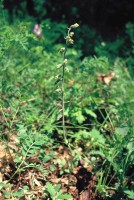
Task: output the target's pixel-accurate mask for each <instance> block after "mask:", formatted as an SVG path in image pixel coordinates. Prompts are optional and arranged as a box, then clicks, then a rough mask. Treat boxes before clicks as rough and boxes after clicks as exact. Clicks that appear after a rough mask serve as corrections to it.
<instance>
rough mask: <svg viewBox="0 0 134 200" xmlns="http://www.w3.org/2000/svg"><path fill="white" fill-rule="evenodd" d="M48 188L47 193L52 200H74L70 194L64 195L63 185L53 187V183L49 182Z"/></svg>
mask: <svg viewBox="0 0 134 200" xmlns="http://www.w3.org/2000/svg"><path fill="white" fill-rule="evenodd" d="M46 188H47V192H48V193H49V195H50V197H51V199H52V200H58V199H64V200H67V199H72V197H71V195H69V194H63V192H62V190H61V185H60V184H57V185H55V186H54V185H52V184H51V183H49V182H47V183H46Z"/></svg>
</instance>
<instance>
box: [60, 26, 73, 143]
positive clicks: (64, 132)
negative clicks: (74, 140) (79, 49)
mask: <svg viewBox="0 0 134 200" xmlns="http://www.w3.org/2000/svg"><path fill="white" fill-rule="evenodd" d="M70 31H71V28H69V29H68V34H67V36H69V33H70ZM66 52H67V41H66V46H65V50H64V54H63V61H64V60H65V58H66ZM65 66H66V64H65V63H64V64H63V67H62V127H63V135H64V140H65V143H67V137H66V128H65V114H64V113H65Z"/></svg>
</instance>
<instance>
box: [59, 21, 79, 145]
mask: <svg viewBox="0 0 134 200" xmlns="http://www.w3.org/2000/svg"><path fill="white" fill-rule="evenodd" d="M77 27H79V25H78V24H77V23H76V24H74V25H71V26H70V27H69V28H68V32H67V36H66V37H65V40H66V45H65V47H62V48H61V49H60V51H59V52H60V53H61V54H62V55H63V63H61V64H58V65H57V66H56V68H57V69H61V70H62V71H61V76H60V75H58V76H56V78H58V77H59V76H60V77H61V88H60V87H59V85H58V87H57V89H56V92H58V93H59V92H61V93H62V98H61V101H62V127H63V135H64V142H65V144H68V140H67V137H66V128H65V72H69V69H68V68H67V64H68V60H67V58H66V53H67V49H68V46H69V45H71V44H74V40H73V36H74V32H72V29H75V28H77Z"/></svg>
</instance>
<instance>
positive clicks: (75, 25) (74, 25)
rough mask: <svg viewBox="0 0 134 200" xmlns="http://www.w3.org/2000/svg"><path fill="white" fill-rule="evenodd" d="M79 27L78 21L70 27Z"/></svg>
mask: <svg viewBox="0 0 134 200" xmlns="http://www.w3.org/2000/svg"><path fill="white" fill-rule="evenodd" d="M78 27H79V24H77V23H75V24H73V25H71V26H70V28H78Z"/></svg>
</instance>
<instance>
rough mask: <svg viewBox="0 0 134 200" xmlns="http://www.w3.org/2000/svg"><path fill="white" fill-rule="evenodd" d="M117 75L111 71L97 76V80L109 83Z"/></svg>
mask: <svg viewBox="0 0 134 200" xmlns="http://www.w3.org/2000/svg"><path fill="white" fill-rule="evenodd" d="M114 77H115V73H114V72H111V73H109V74H107V75H106V74H100V75H99V76H97V80H98V81H99V82H100V83H102V82H104V83H105V84H106V85H109V84H110V82H111V80H112V79H113V78H114Z"/></svg>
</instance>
